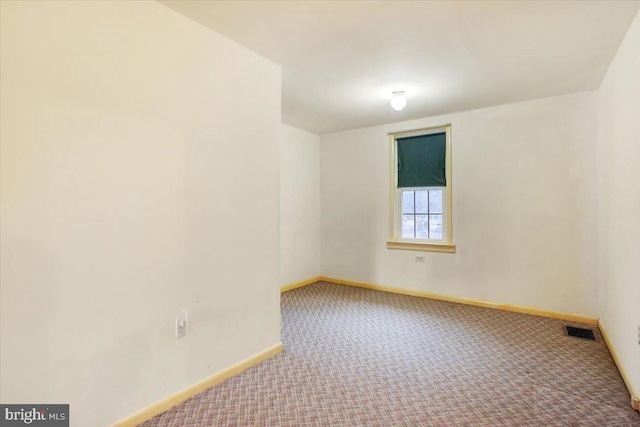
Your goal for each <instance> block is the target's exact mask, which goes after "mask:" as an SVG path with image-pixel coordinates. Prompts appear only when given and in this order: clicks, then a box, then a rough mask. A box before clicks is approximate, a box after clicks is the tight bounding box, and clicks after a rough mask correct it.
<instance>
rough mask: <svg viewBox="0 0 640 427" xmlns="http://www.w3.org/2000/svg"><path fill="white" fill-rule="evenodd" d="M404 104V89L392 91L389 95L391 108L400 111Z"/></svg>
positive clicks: (405, 99)
mask: <svg viewBox="0 0 640 427" xmlns="http://www.w3.org/2000/svg"><path fill="white" fill-rule="evenodd" d="M406 106H407V98H405V97H404V91H403V90H399V91H397V92H393V93H392V96H391V108H393V109H394V110H396V111H400V110H402V109H403V108H404V107H406Z"/></svg>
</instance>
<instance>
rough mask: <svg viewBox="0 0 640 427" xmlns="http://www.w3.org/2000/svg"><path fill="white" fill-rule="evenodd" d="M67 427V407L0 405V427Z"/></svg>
mask: <svg viewBox="0 0 640 427" xmlns="http://www.w3.org/2000/svg"><path fill="white" fill-rule="evenodd" d="M26 425H29V426H38V427H69V405H0V427H5V426H6V427H14V426H26Z"/></svg>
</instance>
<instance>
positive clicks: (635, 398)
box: [598, 319, 640, 411]
mask: <svg viewBox="0 0 640 427" xmlns="http://www.w3.org/2000/svg"><path fill="white" fill-rule="evenodd" d="M598 329H600V334H602V338H603V339H604V342H605V344H606V345H607V348H608V349H609V353H611V357H612V358H613V361H614V363H615V364H616V367H617V368H618V372H620V376H621V377H622V380H623V381H624V385H626V386H627V390H629V394H630V395H631V407H632V408H633V409H635V410H636V411H640V394H638V393H637V392H636V390H634V389H633V384H631V377H629V374H628V373H627V370H626V369H625V367H624V364H623V363H622V359H621V358H620V355H618V352H617V351H616V348H615V347H614V346H613V342H612V341H611V338H610V337H609V334H608V333H607V329H606V328H605V327H604V325H603V324H602V320H601V319H598Z"/></svg>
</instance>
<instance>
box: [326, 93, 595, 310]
mask: <svg viewBox="0 0 640 427" xmlns="http://www.w3.org/2000/svg"><path fill="white" fill-rule="evenodd" d="M595 99H596V98H595V93H593V92H588V93H579V94H574V95H566V96H560V97H554V98H548V99H541V100H535V101H529V102H523V103H518V104H510V105H505V106H500V107H495V108H488V109H483V110H476V111H470V112H464V113H459V114H452V115H449V116H444V117H434V118H428V119H422V120H415V121H410V122H404V123H396V124H392V125H386V126H378V127H372V128H367V129H360V130H355V131H350V132H342V133H336V134H331V135H325V136H322V137H321V168H322V169H321V171H322V173H321V175H322V184H321V187H322V188H321V191H322V274H323V275H327V276H333V277H339V278H343V279H350V280H356V281H364V282H370V283H375V284H381V285H388V286H395V287H401V288H407V289H412V290H419V291H427V292H434V293H439V294H445V295H451V296H458V297H465V298H474V299H480V300H485V301H492V302H500V303H509V304H516V305H522V306H529V307H535V308H540V309H548V310H557V311H562V312H568V313H577V314H583V315H592V316H595V315H596V314H597V304H596V300H595V297H596V295H595V286H596V283H595V282H596V280H595V272H596V266H595V264H596V250H595V239H596V233H597V231H596V201H595V198H594V186H595V183H596V177H595V172H594V168H595V153H594V151H595V132H596V125H595V119H596V109H595V107H594V102H595ZM446 123H451V125H452V130H451V132H452V144H453V149H452V155H453V167H452V171H453V238H454V243H455V244H456V245H457V253H456V254H442V253H430V252H420V253H416V252H413V251H401V250H389V249H387V248H386V246H385V243H386V241H387V239H388V238H389V157H388V156H389V141H388V136H387V132H395V131H402V130H410V129H417V128H422V127H429V126H438V125H443V124H446ZM418 254H419V255H424V256H425V258H426V259H425V262H424V263H418V262H415V256H416V255H418Z"/></svg>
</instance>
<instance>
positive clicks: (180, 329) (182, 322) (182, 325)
mask: <svg viewBox="0 0 640 427" xmlns="http://www.w3.org/2000/svg"><path fill="white" fill-rule="evenodd" d="M185 335H187V312H186V311H183V312H182V313H181V314H180V316H178V317H176V338H180V337H184V336H185Z"/></svg>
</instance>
